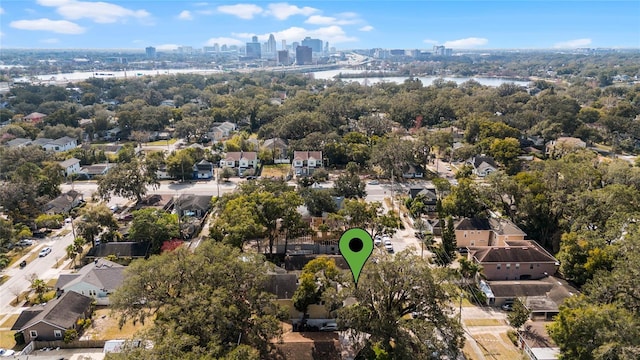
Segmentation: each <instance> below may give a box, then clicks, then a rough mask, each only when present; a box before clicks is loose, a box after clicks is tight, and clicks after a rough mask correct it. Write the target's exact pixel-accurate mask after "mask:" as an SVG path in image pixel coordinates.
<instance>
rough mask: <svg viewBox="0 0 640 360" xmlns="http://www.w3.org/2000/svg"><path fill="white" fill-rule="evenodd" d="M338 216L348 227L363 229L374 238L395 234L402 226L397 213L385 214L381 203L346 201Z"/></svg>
mask: <svg viewBox="0 0 640 360" xmlns="http://www.w3.org/2000/svg"><path fill="white" fill-rule="evenodd" d="M338 214H339V215H340V216H341V217H342V218H343V219H344V222H345V224H347V225H348V226H350V227H360V228H363V229H365V230H367V231H368V232H369V234H371V235H372V236H375V235H378V234H393V233H395V232H396V230H397V229H399V228H400V226H401V221H400V218H399V217H398V215H397V214H396V213H395V212H389V213H384V209H383V208H382V204H381V203H379V202H373V203H368V202H366V201H364V200H355V199H354V200H349V199H346V200H345V201H344V205H343V208H342V209H340V211H339V212H338Z"/></svg>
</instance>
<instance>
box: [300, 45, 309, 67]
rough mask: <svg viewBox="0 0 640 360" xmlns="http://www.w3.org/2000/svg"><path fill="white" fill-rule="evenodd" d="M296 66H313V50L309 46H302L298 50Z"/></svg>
mask: <svg viewBox="0 0 640 360" xmlns="http://www.w3.org/2000/svg"><path fill="white" fill-rule="evenodd" d="M296 64H298V65H311V64H313V49H311V47H309V46H304V45H300V46H298V47H297V48H296Z"/></svg>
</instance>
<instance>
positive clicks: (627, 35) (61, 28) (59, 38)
mask: <svg viewBox="0 0 640 360" xmlns="http://www.w3.org/2000/svg"><path fill="white" fill-rule="evenodd" d="M0 17H1V19H2V21H0V47H1V48H7V49H8V48H33V49H38V48H40V49H55V48H60V49H74V48H86V49H90V48H96V49H101V48H102V49H109V48H122V49H135V48H138V49H141V50H143V49H144V48H145V47H147V46H153V47H155V48H156V49H157V50H158V51H167V50H173V49H176V48H178V47H180V46H191V47H193V48H203V47H205V46H213V45H214V44H218V45H219V46H222V45H227V46H231V45H235V46H238V47H244V46H245V44H246V43H247V42H251V39H252V38H253V37H254V36H257V37H258V41H259V42H260V43H265V42H267V41H268V39H269V36H270V35H272V34H273V36H274V38H275V39H274V40H275V44H276V46H277V48H276V50H280V49H281V45H280V43H281V42H282V41H283V40H284V41H286V43H287V44H291V43H293V42H301V41H302V40H303V39H304V38H305V37H311V38H317V39H320V40H322V41H323V42H328V43H329V46H330V47H335V48H337V49H355V48H387V49H392V48H404V49H431V48H432V47H433V46H434V45H441V46H445V47H447V48H452V49H457V50H459V49H474V50H478V49H515V48H520V49H553V48H558V49H571V48H639V47H640V25H639V24H640V2H638V1H581V2H578V1H565V2H549V1H511V2H506V1H449V2H426V1H393V2H392V1H368V2H364V1H344V2H337V1H336V2H334V1H323V2H320V1H315V2H314V1H310V2H299V1H289V2H286V3H285V2H267V1H254V2H249V1H243V2H229V1H223V2H215V3H213V2H209V3H207V2H195V1H155V2H152V1H110V2H105V1H103V2H94V1H79V0H35V1H3V2H2V4H0ZM271 44H273V42H272V43H271Z"/></svg>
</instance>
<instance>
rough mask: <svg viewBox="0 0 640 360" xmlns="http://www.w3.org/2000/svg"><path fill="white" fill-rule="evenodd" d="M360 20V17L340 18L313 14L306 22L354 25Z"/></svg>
mask: <svg viewBox="0 0 640 360" xmlns="http://www.w3.org/2000/svg"><path fill="white" fill-rule="evenodd" d="M358 22H360V20H359V19H353V18H352V19H340V18H335V17H332V16H322V15H313V16H310V17H309V18H308V19H307V20H306V21H305V23H307V24H312V25H352V24H357V23H358Z"/></svg>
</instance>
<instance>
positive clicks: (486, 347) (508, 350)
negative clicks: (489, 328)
mask: <svg viewBox="0 0 640 360" xmlns="http://www.w3.org/2000/svg"><path fill="white" fill-rule="evenodd" d="M473 337H474V339H476V342H477V343H478V346H479V347H480V349H482V353H483V355H484V356H485V358H487V359H496V360H521V359H527V357H526V355H524V354H523V353H522V352H521V351H520V350H519V349H518V348H516V347H515V346H514V345H513V343H511V341H510V340H509V339H508V338H507V336H506V335H505V336H504V338H503V337H502V336H501V337H496V336H495V335H493V334H478V335H474V336H473ZM466 348H467V347H466V346H465V349H466ZM465 352H466V351H465ZM472 358H473V357H472Z"/></svg>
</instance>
